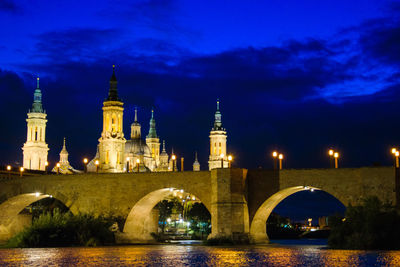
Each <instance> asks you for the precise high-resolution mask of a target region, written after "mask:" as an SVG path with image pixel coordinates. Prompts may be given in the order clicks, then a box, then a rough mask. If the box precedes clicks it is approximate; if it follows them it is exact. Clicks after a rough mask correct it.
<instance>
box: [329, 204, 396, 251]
mask: <svg viewBox="0 0 400 267" xmlns="http://www.w3.org/2000/svg"><path fill="white" fill-rule="evenodd" d="M328 222H329V226H330V228H331V233H330V235H329V239H328V245H329V247H331V248H340V249H400V228H399V225H400V214H399V212H398V211H397V210H396V209H395V208H394V207H392V206H391V205H389V204H387V203H386V204H384V203H382V202H381V201H380V200H379V199H378V198H377V197H369V198H367V199H365V200H364V201H363V205H361V206H355V207H352V206H349V207H348V208H347V210H346V217H345V218H342V217H340V216H337V215H336V216H331V217H329V219H328Z"/></svg>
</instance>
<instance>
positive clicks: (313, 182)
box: [0, 167, 400, 243]
mask: <svg viewBox="0 0 400 267" xmlns="http://www.w3.org/2000/svg"><path fill="white" fill-rule="evenodd" d="M396 177H397V175H396V172H395V169H394V168H391V167H376V168H372V167H371V168H341V169H299V170H296V169H292V170H281V171H273V170H262V169H259V170H247V169H215V170H212V171H200V172H165V173H120V174H100V173H99V174H96V173H90V174H77V175H41V176H33V177H14V178H11V179H0V202H1V204H0V241H2V242H4V241H6V240H7V239H9V238H10V237H11V236H12V235H14V234H15V233H17V232H18V231H20V230H21V229H22V228H23V227H24V226H25V225H26V224H29V223H30V222H29V221H27V220H25V221H24V220H21V218H20V214H19V213H20V212H21V211H22V210H23V209H24V208H25V207H26V206H28V205H30V204H31V203H33V202H36V201H38V200H40V199H43V198H46V197H54V198H56V199H58V200H60V201H61V202H63V203H64V204H65V205H66V206H67V207H69V208H70V210H71V212H73V213H78V212H89V213H93V214H97V215H100V214H104V215H115V216H122V217H123V218H126V221H125V225H124V228H123V232H121V233H118V234H117V241H119V242H123V243H135V242H140V243H145V242H151V241H152V240H153V239H152V237H151V235H150V233H151V232H155V231H156V230H157V221H158V220H157V219H158V218H157V217H156V216H154V212H153V208H154V206H155V205H156V204H157V203H158V202H159V201H161V200H162V199H164V198H165V197H167V196H168V195H170V193H171V192H170V190H169V189H170V188H175V189H183V190H184V191H185V192H188V193H190V194H192V195H194V196H196V197H197V198H198V199H200V200H201V201H202V203H203V204H204V205H205V206H206V208H207V209H208V210H209V212H210V214H211V226H212V232H211V235H210V237H219V236H224V237H232V238H242V237H243V236H245V237H247V236H249V237H250V240H252V241H253V242H254V243H263V242H268V236H267V234H266V221H267V219H268V216H269V215H270V213H271V212H272V210H273V209H274V208H275V207H276V206H277V205H278V204H279V203H280V202H281V201H282V200H283V199H285V198H286V197H288V196H290V195H291V194H294V193H296V192H299V191H303V190H310V189H311V188H314V189H315V190H323V191H326V192H328V193H330V194H331V195H333V196H334V197H336V198H337V199H338V200H339V201H341V202H342V203H343V204H344V205H345V206H347V205H348V204H352V205H356V204H358V203H359V202H360V200H361V199H362V198H364V197H366V196H369V195H376V196H378V197H379V198H380V199H381V200H383V201H390V202H392V203H393V204H396V205H397V204H399V192H400V189H399V185H398V180H399V179H398V178H396Z"/></svg>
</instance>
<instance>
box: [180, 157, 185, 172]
mask: <svg viewBox="0 0 400 267" xmlns="http://www.w3.org/2000/svg"><path fill="white" fill-rule="evenodd" d="M184 160H185V159H184V158H183V157H182V158H181V172H183V170H184V165H183V162H184Z"/></svg>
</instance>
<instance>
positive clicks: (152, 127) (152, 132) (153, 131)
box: [146, 109, 157, 138]
mask: <svg viewBox="0 0 400 267" xmlns="http://www.w3.org/2000/svg"><path fill="white" fill-rule="evenodd" d="M146 138H157V132H156V120H155V119H154V110H153V109H152V110H151V119H150V128H149V134H148V135H147V136H146Z"/></svg>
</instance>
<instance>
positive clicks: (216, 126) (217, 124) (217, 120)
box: [213, 99, 223, 131]
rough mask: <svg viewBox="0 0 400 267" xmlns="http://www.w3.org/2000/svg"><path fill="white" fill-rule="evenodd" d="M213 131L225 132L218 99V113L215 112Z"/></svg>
mask: <svg viewBox="0 0 400 267" xmlns="http://www.w3.org/2000/svg"><path fill="white" fill-rule="evenodd" d="M213 130H215V131H218V130H223V128H222V115H221V112H220V111H219V99H217V111H216V112H215V121H214V127H213Z"/></svg>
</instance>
